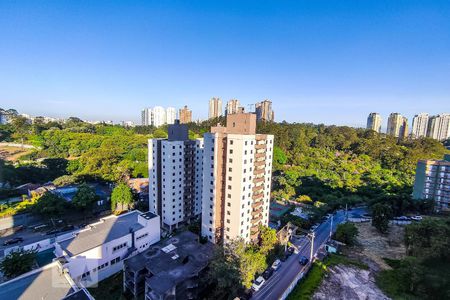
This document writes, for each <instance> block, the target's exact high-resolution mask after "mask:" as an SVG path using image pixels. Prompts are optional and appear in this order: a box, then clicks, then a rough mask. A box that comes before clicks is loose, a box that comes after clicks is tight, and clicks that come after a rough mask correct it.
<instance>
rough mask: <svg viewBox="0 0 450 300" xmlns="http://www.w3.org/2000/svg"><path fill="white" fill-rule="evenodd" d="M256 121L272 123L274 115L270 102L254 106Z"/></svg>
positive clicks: (266, 101) (265, 101)
mask: <svg viewBox="0 0 450 300" xmlns="http://www.w3.org/2000/svg"><path fill="white" fill-rule="evenodd" d="M255 112H256V119H257V120H258V122H259V121H262V122H274V121H275V113H274V111H273V110H272V101H270V100H264V101H262V102H258V103H256V104H255Z"/></svg>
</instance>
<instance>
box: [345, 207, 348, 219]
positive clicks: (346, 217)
mask: <svg viewBox="0 0 450 300" xmlns="http://www.w3.org/2000/svg"><path fill="white" fill-rule="evenodd" d="M347 220H348V211H347V203H346V204H345V221H347Z"/></svg>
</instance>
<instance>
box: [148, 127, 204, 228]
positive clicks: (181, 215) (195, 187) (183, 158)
mask: <svg viewBox="0 0 450 300" xmlns="http://www.w3.org/2000/svg"><path fill="white" fill-rule="evenodd" d="M168 135H169V136H168V138H167V139H150V140H149V141H148V155H149V157H148V164H149V210H150V212H152V213H154V214H157V215H159V216H161V223H162V225H163V226H166V227H168V228H169V230H172V228H173V227H176V226H178V224H179V223H181V222H188V221H190V220H191V219H192V218H194V217H196V216H198V215H200V213H201V209H202V207H201V202H202V193H201V187H202V175H203V173H202V169H203V140H202V139H197V140H189V136H188V127H187V125H185V124H179V122H178V121H177V122H176V123H175V124H173V125H169V128H168Z"/></svg>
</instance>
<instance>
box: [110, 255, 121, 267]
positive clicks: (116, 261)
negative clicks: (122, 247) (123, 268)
mask: <svg viewBox="0 0 450 300" xmlns="http://www.w3.org/2000/svg"><path fill="white" fill-rule="evenodd" d="M119 261H120V257H116V258H114V259H113V260H112V261H111V266H112V265H114V264H116V263H118V262H119Z"/></svg>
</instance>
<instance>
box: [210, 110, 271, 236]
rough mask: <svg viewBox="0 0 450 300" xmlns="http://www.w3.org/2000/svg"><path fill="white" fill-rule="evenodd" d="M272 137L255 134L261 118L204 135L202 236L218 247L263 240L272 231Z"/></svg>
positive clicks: (230, 120) (230, 121)
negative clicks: (267, 228)
mask: <svg viewBox="0 0 450 300" xmlns="http://www.w3.org/2000/svg"><path fill="white" fill-rule="evenodd" d="M272 155H273V136H272V135H265V134H256V115H255V114H251V113H246V114H232V115H228V116H227V127H213V128H212V129H211V133H206V134H205V135H204V159H203V199H202V200H203V201H202V235H203V236H206V237H207V238H208V240H209V241H211V242H213V243H218V242H220V241H224V242H225V243H226V242H227V241H230V240H232V239H236V238H243V239H244V240H245V241H246V242H251V241H255V240H256V239H257V238H258V234H259V226H260V225H268V220H269V201H270V189H271V175H272Z"/></svg>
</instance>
